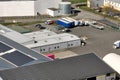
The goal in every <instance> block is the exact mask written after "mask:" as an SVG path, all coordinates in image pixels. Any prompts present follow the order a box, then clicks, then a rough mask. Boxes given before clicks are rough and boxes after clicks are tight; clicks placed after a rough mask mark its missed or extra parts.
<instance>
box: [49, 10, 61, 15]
mask: <svg viewBox="0 0 120 80" xmlns="http://www.w3.org/2000/svg"><path fill="white" fill-rule="evenodd" d="M47 14H48V15H50V16H53V17H54V16H59V15H61V14H60V10H55V11H53V10H50V9H47Z"/></svg>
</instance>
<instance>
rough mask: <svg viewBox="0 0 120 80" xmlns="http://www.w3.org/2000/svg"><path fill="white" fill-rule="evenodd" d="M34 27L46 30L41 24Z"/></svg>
mask: <svg viewBox="0 0 120 80" xmlns="http://www.w3.org/2000/svg"><path fill="white" fill-rule="evenodd" d="M35 27H36V28H39V29H46V27H43V26H42V25H41V24H36V25H35Z"/></svg>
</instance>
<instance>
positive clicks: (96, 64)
mask: <svg viewBox="0 0 120 80" xmlns="http://www.w3.org/2000/svg"><path fill="white" fill-rule="evenodd" d="M112 72H115V71H114V70H113V69H111V68H110V67H109V66H108V65H107V64H106V63H104V62H103V61H102V60H101V59H100V58H99V57H97V56H96V55H95V54H93V53H90V54H85V55H81V56H75V57H70V58H66V59H61V60H59V59H58V60H54V61H50V62H45V63H40V64H34V65H30V66H24V67H19V68H15V69H9V70H4V71H0V76H1V77H2V78H3V80H73V79H74V80H80V79H84V78H90V77H94V76H97V75H104V74H107V73H112Z"/></svg>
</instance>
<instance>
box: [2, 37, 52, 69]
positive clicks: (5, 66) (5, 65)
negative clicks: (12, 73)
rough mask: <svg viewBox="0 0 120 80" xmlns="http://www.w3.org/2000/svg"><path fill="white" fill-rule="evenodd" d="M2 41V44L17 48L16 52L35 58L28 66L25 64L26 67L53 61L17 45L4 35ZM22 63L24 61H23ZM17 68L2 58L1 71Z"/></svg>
mask: <svg viewBox="0 0 120 80" xmlns="http://www.w3.org/2000/svg"><path fill="white" fill-rule="evenodd" d="M0 41H1V42H4V43H6V44H8V45H10V46H11V47H13V48H15V49H16V50H19V51H21V52H23V53H24V54H26V55H29V56H32V57H34V58H35V60H33V61H31V62H29V63H27V64H24V66H25V65H31V64H36V63H41V62H47V61H51V59H49V58H48V57H46V56H44V55H42V54H39V53H37V52H35V51H33V50H31V49H28V48H26V47H24V46H23V45H21V44H19V43H17V42H14V41H12V40H10V39H8V38H6V37H4V36H2V35H0ZM21 61H22V59H21ZM15 67H16V66H14V65H12V64H10V63H9V62H7V61H6V60H4V59H2V57H0V70H3V69H10V68H15Z"/></svg>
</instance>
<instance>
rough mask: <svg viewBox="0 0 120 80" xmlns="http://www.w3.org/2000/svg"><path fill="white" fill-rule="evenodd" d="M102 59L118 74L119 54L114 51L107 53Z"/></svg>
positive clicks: (119, 67) (119, 71) (119, 72)
mask: <svg viewBox="0 0 120 80" xmlns="http://www.w3.org/2000/svg"><path fill="white" fill-rule="evenodd" d="M103 60H104V61H105V62H106V63H107V64H108V65H109V66H110V67H112V68H113V69H114V70H115V71H116V72H118V74H120V62H119V61H120V55H118V54H115V53H109V54H107V55H106V56H105V57H104V58H103Z"/></svg>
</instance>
